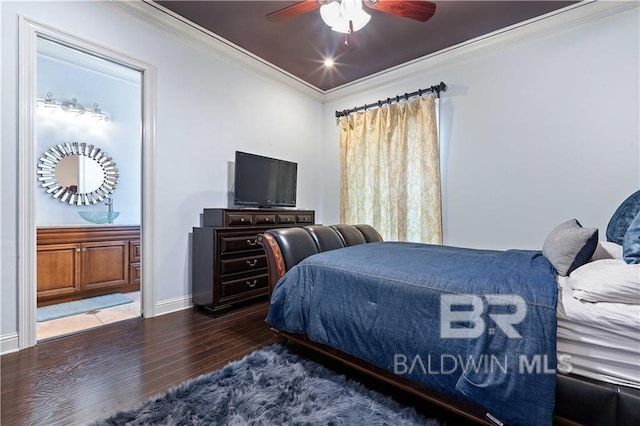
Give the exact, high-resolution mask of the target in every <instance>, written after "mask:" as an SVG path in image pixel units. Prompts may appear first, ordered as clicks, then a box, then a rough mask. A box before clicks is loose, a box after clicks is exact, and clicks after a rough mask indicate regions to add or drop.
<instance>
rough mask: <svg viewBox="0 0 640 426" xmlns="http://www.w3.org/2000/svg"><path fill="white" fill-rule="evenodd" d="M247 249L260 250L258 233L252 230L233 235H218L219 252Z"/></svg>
mask: <svg viewBox="0 0 640 426" xmlns="http://www.w3.org/2000/svg"><path fill="white" fill-rule="evenodd" d="M247 250H262V246H261V245H260V243H259V242H258V233H256V232H254V233H251V234H246V235H242V236H237V235H236V236H233V237H231V236H226V235H223V236H221V237H220V254H227V253H233V252H238V251H247Z"/></svg>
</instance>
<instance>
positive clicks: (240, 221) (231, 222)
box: [227, 214, 253, 226]
mask: <svg viewBox="0 0 640 426" xmlns="http://www.w3.org/2000/svg"><path fill="white" fill-rule="evenodd" d="M252 218H253V215H251V214H228V215H227V226H249V225H252V224H253V223H252V220H251V219H252Z"/></svg>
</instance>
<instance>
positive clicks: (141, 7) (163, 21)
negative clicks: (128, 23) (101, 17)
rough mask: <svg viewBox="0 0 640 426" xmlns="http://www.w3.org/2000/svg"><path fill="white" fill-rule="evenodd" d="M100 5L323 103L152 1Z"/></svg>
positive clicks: (313, 92) (289, 77) (297, 82)
mask: <svg viewBox="0 0 640 426" xmlns="http://www.w3.org/2000/svg"><path fill="white" fill-rule="evenodd" d="M98 4H100V5H103V6H105V7H108V8H111V9H113V10H116V11H118V12H124V13H125V14H127V15H129V16H131V17H134V18H135V19H138V20H140V21H142V22H143V23H144V24H146V25H152V26H153V27H155V28H156V29H159V30H161V31H163V32H165V33H167V34H170V35H173V36H175V37H177V38H179V39H180V40H182V41H184V42H186V43H187V44H189V45H191V46H193V47H195V48H199V49H200V50H204V51H205V52H206V53H208V54H209V55H211V56H214V57H216V58H219V59H221V60H224V61H226V62H228V63H233V64H236V65H241V66H243V67H244V68H245V69H247V70H248V71H250V72H253V73H256V74H257V75H258V76H260V77H263V78H267V79H269V80H270V81H273V82H277V83H281V84H284V85H286V86H287V87H289V88H293V89H295V90H298V91H300V92H302V93H303V94H305V95H307V96H310V97H312V98H314V99H316V100H318V101H322V99H323V94H324V92H323V91H322V90H320V89H318V88H317V87H315V86H312V85H310V84H308V83H307V82H305V81H303V80H301V79H299V78H298V77H296V76H294V75H293V74H291V73H289V72H287V71H285V70H283V69H281V68H279V67H277V66H275V65H273V64H272V63H270V62H267V61H265V60H264V59H262V58H260V57H258V56H256V55H254V54H252V53H251V52H249V51H247V50H245V49H243V48H242V47H240V46H238V45H236V44H234V43H232V42H230V41H229V40H227V39H225V38H223V37H221V36H219V35H217V34H215V33H213V32H211V31H209V30H207V29H206V28H203V27H201V26H199V25H197V24H195V23H193V22H191V21H189V20H187V19H185V18H183V17H181V16H180V15H178V14H176V13H174V12H172V11H170V10H168V9H166V8H164V7H163V6H161V5H159V4H157V3H154V2H153V1H151V0H128V1H115V0H112V1H107V2H103V1H99V2H98Z"/></svg>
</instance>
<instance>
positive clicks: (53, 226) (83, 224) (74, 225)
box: [37, 223, 140, 229]
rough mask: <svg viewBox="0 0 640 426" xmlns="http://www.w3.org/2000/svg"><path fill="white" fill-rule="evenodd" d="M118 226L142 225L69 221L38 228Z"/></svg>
mask: <svg viewBox="0 0 640 426" xmlns="http://www.w3.org/2000/svg"><path fill="white" fill-rule="evenodd" d="M118 226H140V224H133V223H102V224H97V223H68V224H66V225H39V226H38V227H37V228H38V229H57V228H112V227H118Z"/></svg>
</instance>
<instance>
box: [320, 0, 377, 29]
mask: <svg viewBox="0 0 640 426" xmlns="http://www.w3.org/2000/svg"><path fill="white" fill-rule="evenodd" d="M320 16H321V17H322V20H323V21H324V23H325V24H327V25H328V26H330V27H331V29H332V30H333V31H337V32H339V33H345V34H349V33H351V32H352V31H358V30H360V29H362V28H363V27H364V26H365V25H367V23H368V22H369V20H370V19H371V15H369V14H368V13H367V12H365V11H364V10H363V9H362V1H361V0H342V1H340V2H339V1H333V2H331V3H328V4H325V5H323V6H322V7H320Z"/></svg>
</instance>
